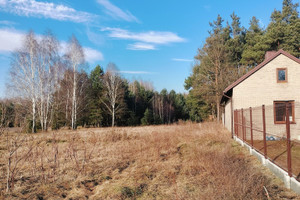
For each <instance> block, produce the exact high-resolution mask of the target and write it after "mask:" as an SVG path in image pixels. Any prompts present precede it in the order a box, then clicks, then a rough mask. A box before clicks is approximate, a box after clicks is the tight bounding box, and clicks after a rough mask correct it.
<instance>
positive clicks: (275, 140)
mask: <svg viewBox="0 0 300 200" xmlns="http://www.w3.org/2000/svg"><path fill="white" fill-rule="evenodd" d="M295 110H296V111H299V110H300V105H294V103H290V102H289V103H278V104H274V105H271V106H264V105H262V106H260V107H255V108H251V107H250V108H247V109H239V110H235V111H234V133H235V135H236V136H237V137H238V138H240V139H241V140H243V141H244V142H245V143H247V144H248V145H249V146H251V148H253V149H255V150H257V151H258V152H260V153H261V154H263V155H264V156H265V158H266V159H269V160H270V161H271V162H273V163H275V164H276V165H278V166H279V167H280V168H282V169H283V170H285V171H287V172H288V174H289V176H290V177H295V178H296V179H297V180H298V181H300V141H299V138H300V118H297V117H296V116H297V115H295ZM299 115H300V112H299ZM286 116H288V117H286ZM299 117H300V116H299Z"/></svg>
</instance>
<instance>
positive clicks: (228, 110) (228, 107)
mask: <svg viewBox="0 0 300 200" xmlns="http://www.w3.org/2000/svg"><path fill="white" fill-rule="evenodd" d="M224 117H225V119H224V125H225V127H226V128H227V129H228V130H229V131H231V101H230V100H228V101H227V102H226V105H225V114H224Z"/></svg>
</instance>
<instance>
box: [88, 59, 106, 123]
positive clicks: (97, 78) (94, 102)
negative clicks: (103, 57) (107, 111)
mask: <svg viewBox="0 0 300 200" xmlns="http://www.w3.org/2000/svg"><path fill="white" fill-rule="evenodd" d="M103 75H104V72H103V69H102V68H101V67H100V65H97V66H96V67H95V69H94V70H92V71H91V73H90V77H89V79H90V84H91V87H90V88H91V89H90V97H91V98H90V99H91V101H90V106H89V110H90V115H89V124H90V125H93V126H97V127H99V126H100V125H102V119H103V110H102V105H101V98H102V95H103Z"/></svg>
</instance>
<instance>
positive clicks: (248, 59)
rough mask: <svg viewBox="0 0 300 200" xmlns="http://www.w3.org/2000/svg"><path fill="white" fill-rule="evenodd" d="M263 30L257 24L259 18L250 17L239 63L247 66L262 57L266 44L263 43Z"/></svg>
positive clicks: (254, 63)
mask: <svg viewBox="0 0 300 200" xmlns="http://www.w3.org/2000/svg"><path fill="white" fill-rule="evenodd" d="M263 34H264V30H263V29H262V28H261V27H260V26H259V20H258V19H257V18H256V17H252V19H251V21H250V27H249V29H248V30H247V32H246V36H245V42H246V43H245V47H244V51H243V53H242V59H241V63H242V64H244V65H247V66H249V67H253V66H256V65H257V64H258V63H260V62H262V61H263V59H264V55H265V51H266V49H267V48H268V46H266V45H263V43H262V41H263Z"/></svg>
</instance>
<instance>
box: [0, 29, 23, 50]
mask: <svg viewBox="0 0 300 200" xmlns="http://www.w3.org/2000/svg"><path fill="white" fill-rule="evenodd" d="M23 37H24V33H22V32H20V31H16V30H14V29H7V28H4V29H0V44H1V45H0V52H3V53H5V52H11V51H14V50H16V49H18V48H20V47H21V43H22V39H23Z"/></svg>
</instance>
